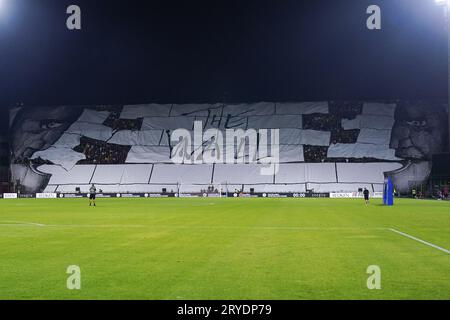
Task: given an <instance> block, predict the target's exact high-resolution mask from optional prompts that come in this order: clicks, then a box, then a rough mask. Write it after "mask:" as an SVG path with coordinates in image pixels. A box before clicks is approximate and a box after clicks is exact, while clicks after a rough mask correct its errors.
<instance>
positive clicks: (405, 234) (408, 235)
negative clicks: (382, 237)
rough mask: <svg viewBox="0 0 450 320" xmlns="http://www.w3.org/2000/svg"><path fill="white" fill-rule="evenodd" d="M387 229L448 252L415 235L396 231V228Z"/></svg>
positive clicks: (447, 251) (449, 252) (446, 251)
mask: <svg viewBox="0 0 450 320" xmlns="http://www.w3.org/2000/svg"><path fill="white" fill-rule="evenodd" d="M389 230H390V231H392V232H395V233H398V234H400V235H402V236H404V237H407V238H410V239H413V240H416V241H418V242H420V243H423V244H426V245H427V246H430V247H433V248H435V249H438V250H441V251H443V252H445V253H448V254H450V251H449V250H447V249H444V248H442V247H439V246H437V245H435V244H432V243H430V242H427V241H425V240H422V239H419V238H416V237H414V236H412V235H410V234H407V233H404V232H401V231H398V230H396V229H393V228H389Z"/></svg>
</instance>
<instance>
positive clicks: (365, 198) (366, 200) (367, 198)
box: [363, 188, 369, 206]
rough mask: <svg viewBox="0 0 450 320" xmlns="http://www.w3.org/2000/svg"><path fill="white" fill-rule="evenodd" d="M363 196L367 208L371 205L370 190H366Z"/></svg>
mask: <svg viewBox="0 0 450 320" xmlns="http://www.w3.org/2000/svg"><path fill="white" fill-rule="evenodd" d="M363 194H364V201H365V202H366V206H367V205H368V204H369V190H367V188H364V191H363Z"/></svg>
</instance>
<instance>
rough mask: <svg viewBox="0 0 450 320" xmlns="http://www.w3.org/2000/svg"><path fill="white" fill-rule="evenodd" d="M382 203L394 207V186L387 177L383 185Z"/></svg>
mask: <svg viewBox="0 0 450 320" xmlns="http://www.w3.org/2000/svg"><path fill="white" fill-rule="evenodd" d="M383 203H384V204H385V205H387V206H393V205H394V184H393V183H392V179H391V177H388V178H387V180H386V182H385V183H384V192H383Z"/></svg>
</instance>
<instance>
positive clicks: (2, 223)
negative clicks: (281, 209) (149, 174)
mask: <svg viewBox="0 0 450 320" xmlns="http://www.w3.org/2000/svg"><path fill="white" fill-rule="evenodd" d="M0 226H37V227H47V228H149V229H205V230H209V229H211V230H217V229H237V230H294V231H295V230H298V231H364V230H386V228H377V227H368V228H357V227H301V226H298V227H297V226H199V225H192V226H190V225H185V226H182V225H173V226H168V225H143V224H135V225H129V224H124V225H122V224H115V225H103V224H98V225H95V224H39V223H33V222H19V221H0Z"/></svg>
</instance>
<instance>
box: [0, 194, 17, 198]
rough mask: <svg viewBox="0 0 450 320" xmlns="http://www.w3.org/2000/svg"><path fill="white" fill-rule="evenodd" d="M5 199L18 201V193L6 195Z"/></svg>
mask: <svg viewBox="0 0 450 320" xmlns="http://www.w3.org/2000/svg"><path fill="white" fill-rule="evenodd" d="M3 199H17V193H4V194H3Z"/></svg>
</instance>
